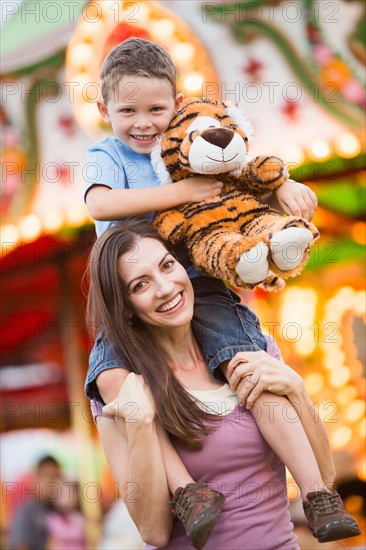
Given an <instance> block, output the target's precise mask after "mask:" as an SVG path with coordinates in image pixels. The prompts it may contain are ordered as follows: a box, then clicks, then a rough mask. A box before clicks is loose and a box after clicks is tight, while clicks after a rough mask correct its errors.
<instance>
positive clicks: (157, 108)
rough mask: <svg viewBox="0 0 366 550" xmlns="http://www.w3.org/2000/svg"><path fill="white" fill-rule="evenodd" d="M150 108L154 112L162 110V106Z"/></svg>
mask: <svg viewBox="0 0 366 550" xmlns="http://www.w3.org/2000/svg"><path fill="white" fill-rule="evenodd" d="M151 110H152V111H154V112H158V111H162V110H163V107H152V109H151Z"/></svg>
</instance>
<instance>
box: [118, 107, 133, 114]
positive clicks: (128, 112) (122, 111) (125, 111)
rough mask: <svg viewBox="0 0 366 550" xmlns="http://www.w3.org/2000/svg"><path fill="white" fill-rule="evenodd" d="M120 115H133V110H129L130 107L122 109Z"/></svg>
mask: <svg viewBox="0 0 366 550" xmlns="http://www.w3.org/2000/svg"><path fill="white" fill-rule="evenodd" d="M120 113H124V114H125V115H128V114H130V113H133V109H131V108H130V107H125V108H124V109H121V110H120Z"/></svg>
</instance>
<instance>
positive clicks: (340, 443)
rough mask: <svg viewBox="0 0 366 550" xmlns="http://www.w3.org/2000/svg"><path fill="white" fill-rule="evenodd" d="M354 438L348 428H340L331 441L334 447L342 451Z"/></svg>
mask: <svg viewBox="0 0 366 550" xmlns="http://www.w3.org/2000/svg"><path fill="white" fill-rule="evenodd" d="M351 437H352V430H351V428H349V427H348V426H340V427H339V428H337V429H336V430H335V431H334V433H333V434H332V437H331V441H332V443H333V447H334V448H335V449H341V448H342V447H344V446H345V445H347V443H349V441H350V440H351Z"/></svg>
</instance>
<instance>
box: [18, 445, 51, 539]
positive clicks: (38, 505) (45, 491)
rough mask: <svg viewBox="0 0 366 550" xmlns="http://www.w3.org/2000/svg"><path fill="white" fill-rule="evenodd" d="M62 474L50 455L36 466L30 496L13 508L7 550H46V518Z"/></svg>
mask: <svg viewBox="0 0 366 550" xmlns="http://www.w3.org/2000/svg"><path fill="white" fill-rule="evenodd" d="M61 476H62V471H61V467H60V464H59V463H58V461H57V460H56V459H55V458H54V457H53V456H50V455H46V456H44V457H42V458H41V459H40V460H39V461H38V462H37V465H36V469H35V476H34V492H33V493H30V492H29V493H30V494H27V500H26V501H24V502H22V504H21V505H20V506H19V507H18V508H17V510H16V511H15V514H14V520H13V523H12V526H11V530H10V541H9V545H10V550H46V549H47V541H48V526H47V514H48V513H49V512H50V510H51V509H52V504H53V503H54V501H55V500H56V499H57V495H58V492H59V487H60V480H61Z"/></svg>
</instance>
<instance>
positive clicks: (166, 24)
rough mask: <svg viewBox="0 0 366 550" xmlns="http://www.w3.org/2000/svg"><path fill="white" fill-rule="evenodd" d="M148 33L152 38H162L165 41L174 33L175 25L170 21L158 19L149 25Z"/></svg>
mask: <svg viewBox="0 0 366 550" xmlns="http://www.w3.org/2000/svg"><path fill="white" fill-rule="evenodd" d="M150 32H151V34H152V35H153V36H154V38H157V39H159V38H161V37H162V36H164V38H165V39H166V40H169V39H170V38H171V37H172V35H173V34H174V32H175V23H174V21H172V20H171V19H160V20H159V21H154V23H150Z"/></svg>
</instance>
